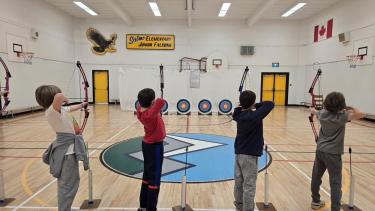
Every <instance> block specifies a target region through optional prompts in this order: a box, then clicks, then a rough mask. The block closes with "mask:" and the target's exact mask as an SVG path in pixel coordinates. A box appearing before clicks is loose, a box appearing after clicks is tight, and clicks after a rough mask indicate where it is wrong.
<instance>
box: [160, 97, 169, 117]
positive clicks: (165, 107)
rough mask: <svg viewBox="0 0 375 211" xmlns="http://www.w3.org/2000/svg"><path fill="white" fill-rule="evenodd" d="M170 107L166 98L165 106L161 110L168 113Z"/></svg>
mask: <svg viewBox="0 0 375 211" xmlns="http://www.w3.org/2000/svg"><path fill="white" fill-rule="evenodd" d="M168 107H169V105H168V102H167V101H166V100H164V106H163V108H162V109H161V112H162V113H163V114H166V113H168Z"/></svg>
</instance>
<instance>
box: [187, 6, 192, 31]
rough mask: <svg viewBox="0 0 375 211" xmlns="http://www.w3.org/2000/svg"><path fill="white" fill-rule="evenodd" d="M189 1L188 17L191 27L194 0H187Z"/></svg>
mask: <svg viewBox="0 0 375 211" xmlns="http://www.w3.org/2000/svg"><path fill="white" fill-rule="evenodd" d="M186 1H187V18H188V26H189V27H191V22H192V21H191V10H192V7H193V1H192V0H186Z"/></svg>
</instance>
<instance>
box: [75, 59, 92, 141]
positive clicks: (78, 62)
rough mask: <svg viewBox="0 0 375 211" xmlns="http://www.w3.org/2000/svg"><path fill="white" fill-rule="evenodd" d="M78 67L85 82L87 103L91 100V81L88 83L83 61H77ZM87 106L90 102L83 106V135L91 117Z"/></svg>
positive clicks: (84, 100) (85, 99)
mask: <svg viewBox="0 0 375 211" xmlns="http://www.w3.org/2000/svg"><path fill="white" fill-rule="evenodd" d="M76 65H77V67H78V68H79V71H80V72H81V75H82V79H83V82H82V84H83V90H84V92H85V93H84V99H83V102H86V103H88V102H89V95H88V88H89V87H90V86H89V83H88V81H87V77H86V74H85V70H84V69H83V68H82V65H81V62H80V61H77V64H76ZM87 107H88V104H86V105H84V106H83V110H84V111H85V118H84V120H83V122H82V125H81V133H80V134H81V135H82V133H83V130H84V129H85V127H86V123H87V120H88V118H89V116H90V112H89V110H88V109H87Z"/></svg>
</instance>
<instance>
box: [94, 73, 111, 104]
mask: <svg viewBox="0 0 375 211" xmlns="http://www.w3.org/2000/svg"><path fill="white" fill-rule="evenodd" d="M94 82H95V84H94V88H95V103H108V72H107V71H94Z"/></svg>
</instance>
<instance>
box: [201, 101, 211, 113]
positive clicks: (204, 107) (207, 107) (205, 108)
mask: <svg viewBox="0 0 375 211" xmlns="http://www.w3.org/2000/svg"><path fill="white" fill-rule="evenodd" d="M198 115H212V103H211V101H209V100H207V99H203V100H201V101H199V103H198Z"/></svg>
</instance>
